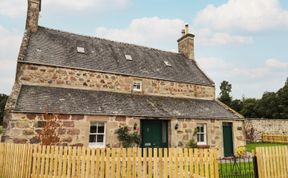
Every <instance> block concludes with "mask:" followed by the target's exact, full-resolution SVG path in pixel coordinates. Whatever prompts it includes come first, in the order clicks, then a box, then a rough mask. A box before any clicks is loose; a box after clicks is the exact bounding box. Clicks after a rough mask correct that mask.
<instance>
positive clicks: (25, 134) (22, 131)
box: [5, 113, 246, 155]
mask: <svg viewBox="0 0 288 178" xmlns="http://www.w3.org/2000/svg"><path fill="white" fill-rule="evenodd" d="M7 116H8V117H10V120H9V121H10V122H9V124H8V127H7V130H8V132H7V133H6V135H9V136H8V137H7V136H6V138H5V141H6V142H12V143H32V144H35V143H39V142H40V140H39V137H38V136H39V133H40V132H41V130H42V128H43V126H44V122H45V121H44V119H43V114H22V113H21V114H20V113H12V114H9V115H7ZM57 117H58V122H59V128H58V129H57V133H58V136H59V139H60V144H61V145H70V146H76V145H77V146H88V144H89V143H88V141H89V138H88V136H89V128H90V123H92V122H103V123H105V124H106V133H105V143H106V146H108V147H120V146H121V144H120V143H119V140H118V138H117V134H115V131H116V130H117V129H118V128H119V127H121V126H122V127H123V126H128V129H129V130H130V131H136V132H138V133H139V134H140V131H141V130H140V120H141V118H139V117H134V118H133V117H125V116H84V115H57ZM223 122H232V123H233V133H234V135H233V137H234V150H236V148H237V147H239V146H243V145H245V144H246V140H245V138H244V121H242V120H238V121H235V120H234V121H230V120H221V119H220V120H215V119H205V120H203V119H202V120H201V119H171V120H169V122H168V123H169V127H170V128H169V132H168V138H169V147H186V146H187V144H188V142H189V140H191V139H194V140H196V137H195V136H193V133H194V130H195V129H196V126H197V124H206V125H207V146H209V147H212V148H217V149H219V154H220V155H223V132H222V124H223ZM176 124H178V126H179V127H178V129H175V125H176Z"/></svg>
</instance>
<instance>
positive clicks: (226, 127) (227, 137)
mask: <svg viewBox="0 0 288 178" xmlns="http://www.w3.org/2000/svg"><path fill="white" fill-rule="evenodd" d="M223 142H224V156H225V157H226V156H233V155H234V149H233V132H232V123H230V122H223Z"/></svg>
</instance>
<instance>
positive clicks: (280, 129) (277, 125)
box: [245, 118, 288, 142]
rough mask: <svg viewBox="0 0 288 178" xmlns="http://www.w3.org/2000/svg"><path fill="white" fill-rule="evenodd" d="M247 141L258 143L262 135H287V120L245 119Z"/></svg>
mask: <svg viewBox="0 0 288 178" xmlns="http://www.w3.org/2000/svg"><path fill="white" fill-rule="evenodd" d="M245 131H246V138H247V141H253V142H260V141H262V139H261V136H262V134H264V133H273V134H283V133H284V134H287V133H288V119H260V118H247V119H245Z"/></svg>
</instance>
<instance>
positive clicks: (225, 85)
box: [218, 80, 232, 106]
mask: <svg viewBox="0 0 288 178" xmlns="http://www.w3.org/2000/svg"><path fill="white" fill-rule="evenodd" d="M231 91H232V85H231V84H230V83H229V82H228V81H225V80H224V81H223V82H222V83H221V85H220V97H219V98H218V99H219V100H220V101H221V102H222V103H225V104H226V105H228V106H230V105H231V101H232V97H231V96H230V93H231Z"/></svg>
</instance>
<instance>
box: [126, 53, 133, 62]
mask: <svg viewBox="0 0 288 178" xmlns="http://www.w3.org/2000/svg"><path fill="white" fill-rule="evenodd" d="M125 58H126V59H127V60H128V61H132V60H133V59H132V56H131V55H129V54H125Z"/></svg>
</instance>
